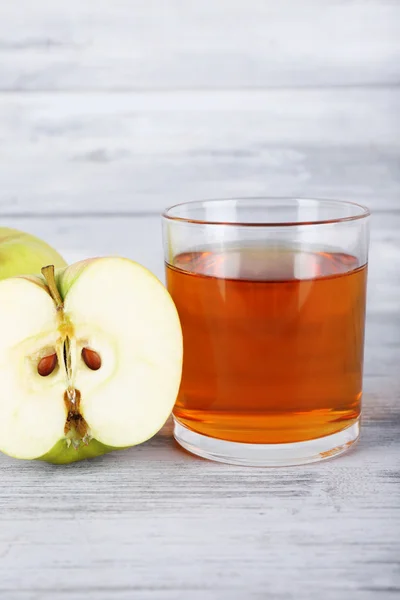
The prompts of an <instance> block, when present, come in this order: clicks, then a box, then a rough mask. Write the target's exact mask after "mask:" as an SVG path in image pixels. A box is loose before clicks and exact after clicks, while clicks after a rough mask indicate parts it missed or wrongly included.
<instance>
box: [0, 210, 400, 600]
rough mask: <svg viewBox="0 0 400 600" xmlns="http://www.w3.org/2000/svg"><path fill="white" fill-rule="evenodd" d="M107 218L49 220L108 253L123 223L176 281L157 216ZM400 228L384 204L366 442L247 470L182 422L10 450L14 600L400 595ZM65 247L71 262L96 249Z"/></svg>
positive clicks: (6, 467) (379, 220)
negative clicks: (180, 439) (72, 455)
mask: <svg viewBox="0 0 400 600" xmlns="http://www.w3.org/2000/svg"><path fill="white" fill-rule="evenodd" d="M19 224H20V226H22V227H23V226H24V223H23V220H22V221H21V222H20V223H19ZM32 225H34V223H33V222H31V227H30V229H31V230H32V229H33V230H35V229H36V228H35V227H34V226H33V227H32ZM96 225H97V229H96V233H94V232H93V231H92V232H91V234H90V239H89V240H88V237H87V236H88V231H89V227H88V226H86V227H85V225H84V224H82V221H81V220H80V222H79V224H78V222H77V220H76V219H75V220H74V219H73V218H70V219H69V220H67V221H66V220H65V219H64V218H63V219H60V220H59V221H57V219H54V218H52V219H48V220H47V221H46V220H44V221H43V220H41V221H40V222H37V226H36V227H37V229H38V231H37V232H38V233H39V232H40V233H41V234H42V235H43V236H44V237H47V238H49V239H51V238H52V237H53V238H54V237H57V238H58V239H59V242H60V243H59V246H61V247H63V244H64V241H65V240H68V239H72V240H75V243H76V245H78V246H79V244H80V245H81V246H82V247H85V244H88V243H89V244H90V245H92V250H93V252H92V253H93V254H97V253H100V252H101V250H102V249H104V243H105V241H104V240H107V242H106V243H107V244H111V245H112V239H111V241H110V235H111V234H110V231H112V232H113V235H115V238H116V239H118V244H119V245H118V249H120V250H121V252H122V251H123V250H124V247H123V245H124V243H129V245H130V252H127V253H128V254H129V255H130V256H133V257H135V258H137V257H138V256H139V257H140V258H141V260H142V262H144V263H145V264H147V265H148V266H150V267H151V268H153V270H154V271H155V272H156V273H157V274H158V275H159V276H161V277H162V260H161V257H162V254H161V247H160V239H159V238H160V232H159V218H158V217H157V216H154V217H143V218H136V217H133V218H131V219H128V218H127V217H125V218H124V219H122V218H120V217H116V218H115V219H112V218H110V217H108V218H107V219H99V220H98V222H97V224H96ZM80 228H82V231H83V232H85V233H86V235H85V236H84V235H82V237H81V238H80V237H79V231H80ZM399 230H400V213H399V212H398V211H389V212H383V213H379V212H377V213H376V214H375V216H374V218H373V233H372V244H371V260H370V284H369V309H368V321H367V344H366V365H365V395H364V413H363V431H362V437H361V441H360V442H359V444H358V445H357V447H356V448H355V449H354V450H352V451H350V452H349V453H348V454H347V455H344V456H342V457H340V458H337V459H334V460H331V461H327V462H324V463H321V464H319V465H312V466H307V467H291V468H281V469H262V468H243V467H235V466H229V465H223V464H217V463H212V462H207V461H204V460H202V459H199V458H196V457H194V456H190V455H189V454H187V453H185V452H184V451H182V450H181V449H180V448H179V447H178V446H177V445H176V444H175V442H174V440H173V438H172V435H171V432H172V428H171V424H167V425H166V427H165V428H164V429H163V430H162V431H161V432H160V433H159V434H158V435H157V436H156V437H155V438H153V439H152V440H151V441H149V442H148V443H145V444H143V445H142V446H139V447H137V448H133V449H130V450H127V451H123V452H120V453H114V454H110V455H107V456H104V457H101V458H98V459H95V460H92V461H85V462H82V463H78V464H73V465H70V466H67V467H55V466H51V465H47V464H43V463H40V462H19V461H16V460H12V459H10V458H7V457H5V456H2V457H1V458H0V475H1V482H2V485H1V491H0V519H1V525H0V597H1V598H2V599H3V598H4V600H28V599H29V600H39V599H40V600H41V599H42V598H43V599H51V600H62V599H64V598H68V600H84V599H85V600H86V599H90V600H92V599H93V600H94V599H96V600H109V599H110V600H128V599H131V598H139V599H142V598H143V599H152V600H153V599H154V600H156V599H157V600H158V599H162V600H164V599H171V600H181V599H182V600H186V599H187V598H206V599H208V598H210V599H218V600H225V599H228V598H229V599H232V598H234V599H235V598H238V599H242V598H243V599H246V598H256V599H258V598H260V599H264V598H267V597H271V598H278V599H279V598H282V599H290V598H296V599H299V598H301V599H303V598H304V599H307V600H314V599H315V600H319V599H320V598H321V594H323V597H324V598H326V599H332V600H336V599H337V598H343V599H344V598H352V599H354V600H358V599H362V600H367V599H380V598H382V599H383V598H385V599H386V598H387V599H389V598H398V597H399V592H400V564H399V559H400V374H399V373H400V315H399V294H400V239H399V238H400V236H399ZM107 231H108V232H109V237H108V238H107ZM128 232H130V235H129V234H128ZM111 238H112V236H111ZM96 240H98V241H96ZM121 240H127V241H126V242H122V241H121ZM121 245H122V247H121ZM126 250H128V248H126ZM65 251H66V254H67V257H68V258H69V259H70V260H74V259H76V258H80V254H81V253H82V254H83V252H84V250H83V249H82V250H80V251H79V252H77V251H76V250H74V249H73V248H71V249H70V250H69V251H68V248H65ZM88 251H89V249H88V248H86V247H85V253H87V252H88Z"/></svg>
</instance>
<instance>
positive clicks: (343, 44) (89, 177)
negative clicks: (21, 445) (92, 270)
mask: <svg viewBox="0 0 400 600" xmlns="http://www.w3.org/2000/svg"><path fill="white" fill-rule="evenodd" d="M399 84H400V2H398V1H397V0H280V1H279V2H277V1H276V0H202V1H200V0H186V1H185V0H166V1H163V0H146V1H140V0H113V1H111V0H86V1H78V0H69V2H65V1H64V0H52V2H48V1H46V0H35V2H32V1H31V0H14V1H13V2H6V1H3V2H2V3H1V4H0V224H2V225H6V226H10V227H17V228H21V229H23V230H27V231H31V232H32V233H35V234H37V235H39V236H41V237H43V238H45V239H47V240H48V241H49V242H50V243H51V244H53V245H55V246H56V247H57V248H58V249H59V250H60V251H61V252H62V253H63V254H64V255H65V256H66V258H67V259H68V260H69V261H75V260H78V259H80V258H84V257H87V256H90V255H92V256H93V255H102V254H122V255H127V256H131V257H133V258H135V259H136V260H138V261H139V262H142V263H143V264H145V265H146V266H148V267H149V268H150V269H152V270H153V271H154V272H155V273H156V274H157V275H158V276H159V277H160V278H162V277H163V263H162V247H161V237H160V235H161V231H160V221H159V213H160V211H161V210H162V209H163V208H164V207H165V206H167V205H169V204H172V203H175V202H179V201H184V200H191V199H198V198H205V197H218V196H220V197H227V196H245V195H263V194H265V195H273V196H276V195H295V196H316V197H327V198H343V199H352V200H356V201H359V202H362V203H365V204H367V205H369V206H370V207H371V208H372V209H373V213H374V215H373V219H372V235H371V260H370V270H369V272H370V284H369V302H368V319H367V343H366V357H365V359H366V360H365V384H364V385H365V394H364V429H363V437H362V440H361V442H360V444H359V446H358V447H357V449H356V450H354V451H352V452H351V453H349V454H348V455H347V456H345V457H342V458H340V459H338V460H335V461H332V462H328V463H324V464H321V465H319V466H313V467H300V468H291V469H280V470H279V471H276V470H272V471H271V470H262V469H244V468H238V467H230V466H225V465H218V464H213V463H210V462H206V461H202V460H200V459H196V458H194V457H190V456H189V455H187V454H185V453H184V452H182V451H181V450H179V449H178V448H177V447H176V446H175V445H174V443H173V441H172V438H171V426H170V425H167V426H166V428H164V430H163V431H162V432H161V433H160V434H159V435H158V436H156V437H155V438H153V440H151V441H150V442H149V443H147V444H144V445H142V446H140V447H139V448H136V449H133V450H130V451H126V452H123V453H120V454H114V455H109V456H105V457H102V458H100V459H98V460H96V461H92V462H89V463H81V464H78V465H73V466H71V467H67V468H54V467H51V466H47V465H44V464H31V463H18V462H16V461H13V460H11V459H8V458H7V457H0V477H1V483H2V485H1V487H0V595H1V598H4V600H42V599H45V600H47V599H51V600H62V599H63V598H66V597H68V599H69V600H83V599H85V600H88V599H89V600H94V599H96V600H109V599H110V598H112V600H128V599H129V600H130V599H131V598H132V597H133V596H135V597H137V598H139V599H140V600H142V599H144V600H146V599H151V600H181V599H182V600H183V599H187V598H188V597H189V598H191V599H203V598H204V599H207V600H225V599H227V598H229V600H232V599H233V600H235V599H238V600H242V599H243V600H247V599H252V598H254V599H256V600H261V599H263V600H264V599H265V598H269V597H271V598H273V599H275V598H276V599H279V600H282V599H283V600H292V599H294V598H296V600H298V599H300V600H302V599H304V600H320V598H321V597H322V596H323V597H324V598H325V599H326V600H337V599H340V600H341V599H342V598H343V600H344V599H347V598H350V597H351V598H352V599H353V600H378V599H379V600H380V599H381V598H382V599H384V600H386V599H387V600H391V599H392V598H393V599H394V598H397V597H398V596H399V593H400V562H399V556H400V470H399V464H400V377H399V364H400V316H399V304H400V301H399V298H400V233H399V232H400V158H399V157H400V110H399V107H400V85H399Z"/></svg>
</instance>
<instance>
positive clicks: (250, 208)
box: [163, 198, 369, 466]
mask: <svg viewBox="0 0 400 600" xmlns="http://www.w3.org/2000/svg"><path fill="white" fill-rule="evenodd" d="M368 225H369V211H368V209H367V208H365V207H363V206H361V205H358V204H354V203H351V202H339V201H333V200H314V199H286V198H248V199H243V198H239V199H230V200H208V201H202V202H188V203H185V204H180V205H177V206H173V207H172V208H169V209H168V210H166V211H165V213H164V214H163V239H164V251H165V265H166V279H167V287H168V290H169V292H170V294H171V295H172V298H173V299H174V301H175V304H176V307H177V309H178V313H179V316H180V320H181V323H182V329H183V344H184V359H183V376H182V383H181V387H180V391H179V395H178V398H177V402H176V405H175V408H174V411H173V416H174V435H175V438H176V440H177V441H178V443H179V444H181V446H183V447H184V448H186V449H187V450H189V451H190V452H193V453H194V454H197V455H199V456H202V457H205V458H209V459H212V460H217V461H222V462H228V463H235V464H243V465H264V466H283V465H293V464H302V463H311V462H315V461H319V460H323V459H326V458H330V457H332V456H335V455H337V454H340V453H342V452H344V451H346V450H347V449H348V448H350V447H351V446H352V444H354V442H355V441H356V440H357V438H358V436H359V431H360V413H361V396H362V374H363V352H364V321H365V302H366V282H367V257H368V240H369V231H368Z"/></svg>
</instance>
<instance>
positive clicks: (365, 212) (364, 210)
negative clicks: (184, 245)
mask: <svg viewBox="0 0 400 600" xmlns="http://www.w3.org/2000/svg"><path fill="white" fill-rule="evenodd" d="M252 200H257V201H264V202H265V203H266V204H267V203H268V202H270V203H272V202H273V201H275V202H277V201H279V202H283V203H284V202H285V201H286V202H291V203H293V204H298V205H300V204H301V203H302V202H314V203H315V204H324V203H330V204H335V205H336V206H343V207H345V206H350V207H353V208H356V209H358V210H359V213H358V214H355V215H350V216H343V217H336V218H332V219H319V220H318V219H316V220H308V221H307V220H305V221H289V220H288V221H280V222H278V221H268V220H266V221H249V222H245V221H224V220H222V219H221V220H205V219H192V218H190V217H181V216H175V215H172V214H171V213H172V211H174V210H176V209H179V208H182V207H185V206H193V207H195V206H196V205H197V206H201V205H204V204H214V203H215V204H217V203H226V204H228V203H230V202H237V201H240V202H243V203H245V202H246V201H252ZM276 206H278V203H277V204H276ZM286 206H289V204H287V205H286ZM161 216H162V218H163V219H166V220H167V221H172V222H179V223H187V224H191V225H224V226H232V227H271V228H273V227H301V226H310V225H333V224H336V223H347V222H350V221H358V220H360V219H365V218H367V217H369V216H371V211H370V209H369V208H368V207H367V206H365V205H363V204H359V203H357V202H352V201H350V200H335V199H331V198H307V197H296V196H241V197H240V196H238V197H228V198H209V199H204V200H193V201H186V202H179V203H177V204H174V205H172V206H169V207H168V208H166V209H165V210H164V211H163V212H162V214H161Z"/></svg>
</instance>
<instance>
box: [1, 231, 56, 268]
mask: <svg viewBox="0 0 400 600" xmlns="http://www.w3.org/2000/svg"><path fill="white" fill-rule="evenodd" d="M49 264H51V265H54V266H55V268H56V269H57V268H61V267H65V266H66V265H67V263H66V262H65V260H64V259H63V258H62V257H61V256H60V255H59V254H58V252H56V251H55V250H54V248H52V247H51V246H49V245H48V244H46V242H44V241H43V240H40V239H39V238H37V237H35V236H33V235H30V234H29V233H24V232H22V231H17V230H16V229H9V228H7V227H0V280H1V279H7V277H14V276H16V275H25V274H28V273H32V274H34V273H40V270H41V268H42V267H44V266H45V265H49Z"/></svg>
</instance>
